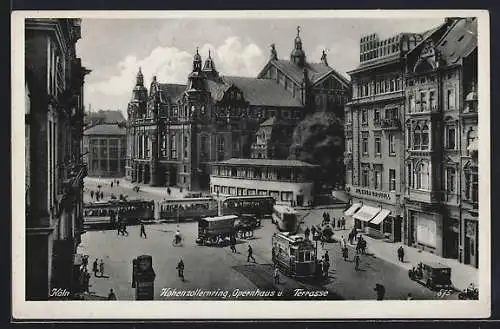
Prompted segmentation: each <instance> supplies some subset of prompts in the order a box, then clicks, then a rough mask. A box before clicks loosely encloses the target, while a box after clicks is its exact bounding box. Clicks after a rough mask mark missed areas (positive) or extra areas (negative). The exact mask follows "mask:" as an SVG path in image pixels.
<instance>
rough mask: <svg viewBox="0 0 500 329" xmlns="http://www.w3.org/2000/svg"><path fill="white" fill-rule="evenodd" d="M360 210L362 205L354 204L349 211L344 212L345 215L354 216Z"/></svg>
mask: <svg viewBox="0 0 500 329" xmlns="http://www.w3.org/2000/svg"><path fill="white" fill-rule="evenodd" d="M359 208H361V203H354V204H353V205H352V206H351V207H350V208H349V209H347V210H346V211H344V215H346V216H352V215H354V213H355V212H356V211H357V210H358V209H359Z"/></svg>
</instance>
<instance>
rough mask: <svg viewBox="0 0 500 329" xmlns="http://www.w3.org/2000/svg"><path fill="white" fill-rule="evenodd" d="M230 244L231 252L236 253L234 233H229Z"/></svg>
mask: <svg viewBox="0 0 500 329" xmlns="http://www.w3.org/2000/svg"><path fill="white" fill-rule="evenodd" d="M230 245H231V252H233V253H236V237H235V236H234V234H233V235H231V238H230Z"/></svg>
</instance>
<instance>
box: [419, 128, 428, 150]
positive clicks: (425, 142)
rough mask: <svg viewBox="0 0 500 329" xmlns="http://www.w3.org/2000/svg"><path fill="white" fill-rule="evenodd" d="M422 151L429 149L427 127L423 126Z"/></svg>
mask: <svg viewBox="0 0 500 329" xmlns="http://www.w3.org/2000/svg"><path fill="white" fill-rule="evenodd" d="M421 137H422V150H427V149H428V148H429V127H428V126H427V125H425V126H424V127H423V128H422V134H421Z"/></svg>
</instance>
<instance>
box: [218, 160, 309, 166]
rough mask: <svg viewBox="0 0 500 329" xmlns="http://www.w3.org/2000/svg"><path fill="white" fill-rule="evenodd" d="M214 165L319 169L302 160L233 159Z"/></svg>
mask: <svg viewBox="0 0 500 329" xmlns="http://www.w3.org/2000/svg"><path fill="white" fill-rule="evenodd" d="M214 164H227V165H249V166H269V167H311V168H312V167H317V165H313V164H310V163H307V162H304V161H300V160H275V159H242V158H232V159H229V160H225V161H219V162H214Z"/></svg>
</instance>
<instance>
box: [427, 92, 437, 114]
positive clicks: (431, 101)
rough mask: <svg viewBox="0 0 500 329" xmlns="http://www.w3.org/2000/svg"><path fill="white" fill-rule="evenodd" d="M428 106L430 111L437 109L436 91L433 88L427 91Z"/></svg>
mask: <svg viewBox="0 0 500 329" xmlns="http://www.w3.org/2000/svg"><path fill="white" fill-rule="evenodd" d="M429 106H430V110H431V111H435V110H436V109H437V106H436V92H435V91H434V90H431V91H429Z"/></svg>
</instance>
